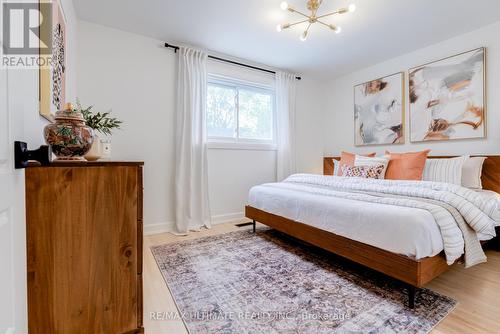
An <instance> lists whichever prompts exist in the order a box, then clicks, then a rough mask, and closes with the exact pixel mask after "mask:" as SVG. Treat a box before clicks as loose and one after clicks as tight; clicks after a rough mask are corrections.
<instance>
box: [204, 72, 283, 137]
mask: <svg viewBox="0 0 500 334" xmlns="http://www.w3.org/2000/svg"><path fill="white" fill-rule="evenodd" d="M206 119H207V134H208V138H209V139H210V141H218V142H221V141H222V142H236V143H266V144H272V143H273V142H274V132H275V131H274V124H275V121H274V91H273V90H271V89H270V88H268V87H264V86H257V85H253V84H248V83H241V82H239V81H232V80H229V79H219V78H214V77H210V78H209V81H208V87H207V111H206Z"/></svg>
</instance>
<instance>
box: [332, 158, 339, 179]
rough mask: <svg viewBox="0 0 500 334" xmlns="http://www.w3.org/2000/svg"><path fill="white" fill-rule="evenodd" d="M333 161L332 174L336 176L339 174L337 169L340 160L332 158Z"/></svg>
mask: <svg viewBox="0 0 500 334" xmlns="http://www.w3.org/2000/svg"><path fill="white" fill-rule="evenodd" d="M332 161H333V175H334V176H337V175H339V169H340V161H338V160H337V159H332Z"/></svg>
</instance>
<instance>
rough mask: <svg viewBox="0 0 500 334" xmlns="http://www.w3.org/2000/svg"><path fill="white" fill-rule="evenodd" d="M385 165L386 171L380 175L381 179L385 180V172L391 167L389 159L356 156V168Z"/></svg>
mask: <svg viewBox="0 0 500 334" xmlns="http://www.w3.org/2000/svg"><path fill="white" fill-rule="evenodd" d="M379 165H383V166H384V170H383V171H382V173H381V174H380V179H384V178H385V172H386V171H387V166H388V165H389V159H387V158H386V157H365V156H363V155H356V157H355V158H354V166H379Z"/></svg>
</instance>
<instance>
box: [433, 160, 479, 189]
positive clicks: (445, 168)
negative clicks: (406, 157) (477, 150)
mask: <svg viewBox="0 0 500 334" xmlns="http://www.w3.org/2000/svg"><path fill="white" fill-rule="evenodd" d="M468 159H469V156H462V157H458V158H450V159H432V158H429V159H427V161H426V162H425V168H424V176H423V180H424V181H433V182H446V183H451V184H456V185H459V186H461V185H462V168H463V165H464V163H465V161H467V160H468Z"/></svg>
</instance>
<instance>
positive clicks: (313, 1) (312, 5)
mask: <svg viewBox="0 0 500 334" xmlns="http://www.w3.org/2000/svg"><path fill="white" fill-rule="evenodd" d="M322 3H323V0H308V1H307V9H309V10H310V11H311V14H310V15H307V14H304V13H302V12H300V11H298V10H297V9H295V8H293V7H292V6H290V5H289V4H288V3H287V2H286V1H283V2H282V3H281V9H282V10H288V11H289V12H292V13H297V14H299V15H300V16H302V17H303V19H302V20H301V21H298V22H295V23H285V24H280V25H278V26H277V27H276V30H278V32H281V31H282V30H285V29H288V28H290V27H293V26H296V25H299V24H302V23H309V24H308V25H307V28H306V30H304V32H303V33H302V35H300V40H301V41H303V42H304V41H305V40H306V39H307V35H308V34H309V29H310V28H311V26H312V25H313V24H314V23H319V24H322V25H324V26H326V27H328V28H330V29H332V30H333V31H334V32H335V33H337V34H338V33H340V31H341V30H342V28H341V27H339V26H336V25H334V24H328V23H325V22H324V21H323V20H322V19H324V18H325V17H328V16H332V15H337V14H345V13H352V12H354V11H355V10H356V6H355V5H354V4H351V5H349V7H347V8H340V9H338V10H336V11H334V12H331V13H327V14H322V15H318V9H319V7H320V6H321V4H322Z"/></svg>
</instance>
